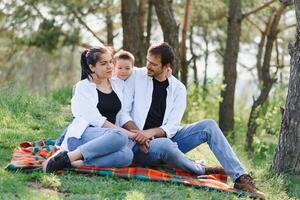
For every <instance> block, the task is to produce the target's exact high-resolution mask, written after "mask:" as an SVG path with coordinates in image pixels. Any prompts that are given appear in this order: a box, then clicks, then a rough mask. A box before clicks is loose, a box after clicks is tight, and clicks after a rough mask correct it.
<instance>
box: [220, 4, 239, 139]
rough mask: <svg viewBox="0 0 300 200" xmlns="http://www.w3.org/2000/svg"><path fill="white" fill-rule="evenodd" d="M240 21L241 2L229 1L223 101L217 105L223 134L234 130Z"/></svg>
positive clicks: (222, 91)
mask: <svg viewBox="0 0 300 200" xmlns="http://www.w3.org/2000/svg"><path fill="white" fill-rule="evenodd" d="M241 21H242V12H241V0H230V3H229V18H228V26H227V41H226V49H225V55H224V69H223V76H224V80H223V84H224V85H226V87H225V88H224V89H223V90H221V97H222V99H223V101H222V102H221V103H220V105H219V109H220V110H219V125H220V128H221V129H222V131H224V133H225V134H227V133H228V132H230V131H233V128H234V119H233V117H234V92H235V83H236V78H237V72H236V63H237V58H238V52H239V43H240V35H241Z"/></svg>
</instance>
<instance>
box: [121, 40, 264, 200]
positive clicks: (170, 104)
mask: <svg viewBox="0 0 300 200" xmlns="http://www.w3.org/2000/svg"><path fill="white" fill-rule="evenodd" d="M173 60H174V53H173V50H172V48H171V47H170V46H169V45H168V44H167V43H160V44H157V45H153V46H151V47H150V48H149V49H148V54H147V67H146V68H142V69H139V70H137V71H135V73H134V74H133V75H132V76H131V77H130V79H129V80H128V81H127V82H126V86H127V89H126V90H125V95H126V97H125V99H126V102H125V110H126V111H127V112H128V117H127V118H124V119H123V120H124V121H123V122H122V124H125V125H124V126H123V127H124V128H126V129H128V130H132V131H133V130H135V132H136V133H137V136H136V137H135V141H137V142H138V144H135V146H134V147H133V152H134V160H133V162H134V163H136V164H142V165H149V166H151V165H152V166H153V165H159V164H168V165H171V166H173V167H178V168H181V169H184V170H186V171H189V172H193V173H196V174H199V175H201V174H211V173H223V171H222V169H223V168H220V167H215V168H214V167H205V166H203V165H201V164H197V163H195V162H193V161H191V160H190V159H188V158H187V157H186V156H185V153H187V152H189V151H191V150H192V149H194V148H196V147H197V146H199V145H200V144H202V143H204V142H207V143H208V145H209V147H210V149H211V150H212V152H213V153H214V155H215V156H216V157H217V159H218V160H219V162H220V163H221V165H222V166H223V167H224V170H225V172H226V173H227V174H228V175H229V176H230V177H231V179H232V180H233V181H234V182H235V185H234V187H235V188H237V189H239V190H242V191H245V192H248V193H251V196H253V197H259V198H262V199H264V198H265V196H264V194H263V193H262V192H260V191H259V190H258V189H257V188H256V187H255V185H254V183H253V179H252V178H251V176H250V175H248V174H246V172H245V170H244V168H243V166H242V165H241V163H240V161H239V160H238V158H237V156H236V155H235V153H234V152H233V150H232V148H231V146H230V144H229V143H228V141H227V140H226V138H225V137H224V135H223V133H222V131H221V130H220V128H219V127H218V125H217V124H216V122H215V121H213V120H203V121H199V122H196V123H194V124H190V125H187V126H185V127H183V128H180V127H179V126H180V121H181V119H182V116H183V113H184V110H185V108H186V89H185V87H184V85H183V84H182V83H181V82H180V81H178V80H177V79H176V78H175V77H173V76H170V77H169V78H166V77H167V76H166V75H167V71H168V68H172V64H173ZM129 114H130V115H129ZM151 139H152V140H151ZM149 140H151V141H150V143H149V145H148V143H147V141H149Z"/></svg>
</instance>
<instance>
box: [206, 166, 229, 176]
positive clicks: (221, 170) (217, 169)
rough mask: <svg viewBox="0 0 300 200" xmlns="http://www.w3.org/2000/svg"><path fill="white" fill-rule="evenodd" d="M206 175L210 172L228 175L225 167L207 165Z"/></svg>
mask: <svg viewBox="0 0 300 200" xmlns="http://www.w3.org/2000/svg"><path fill="white" fill-rule="evenodd" d="M204 174H205V175H209V174H224V175H226V172H225V170H224V168H223V167H220V166H215V167H205V172H204Z"/></svg>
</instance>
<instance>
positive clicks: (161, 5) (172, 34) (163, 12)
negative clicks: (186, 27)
mask: <svg viewBox="0 0 300 200" xmlns="http://www.w3.org/2000/svg"><path fill="white" fill-rule="evenodd" d="M153 4H154V7H155V11H156V14H157V17H158V21H159V24H160V26H161V29H162V31H163V35H164V41H165V42H167V43H169V45H170V46H171V47H172V48H173V50H174V54H175V59H174V63H173V73H174V75H175V76H177V77H178V71H179V69H180V67H179V63H180V62H179V38H178V30H179V28H178V25H177V24H176V21H175V18H174V14H173V9H172V1H169V0H153Z"/></svg>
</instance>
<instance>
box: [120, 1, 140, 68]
mask: <svg viewBox="0 0 300 200" xmlns="http://www.w3.org/2000/svg"><path fill="white" fill-rule="evenodd" d="M140 9H142V7H140ZM142 10H143V9H142ZM121 14H122V27H123V49H124V50H127V51H130V52H131V53H132V54H133V55H134V56H135V64H136V65H137V66H143V64H144V60H145V53H144V43H143V41H144V37H143V29H142V27H143V26H142V25H141V15H142V13H139V7H138V4H137V2H136V1H132V0H122V10H121ZM142 18H143V17H142Z"/></svg>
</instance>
